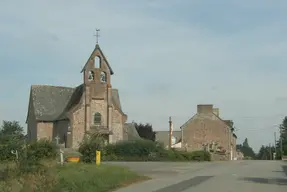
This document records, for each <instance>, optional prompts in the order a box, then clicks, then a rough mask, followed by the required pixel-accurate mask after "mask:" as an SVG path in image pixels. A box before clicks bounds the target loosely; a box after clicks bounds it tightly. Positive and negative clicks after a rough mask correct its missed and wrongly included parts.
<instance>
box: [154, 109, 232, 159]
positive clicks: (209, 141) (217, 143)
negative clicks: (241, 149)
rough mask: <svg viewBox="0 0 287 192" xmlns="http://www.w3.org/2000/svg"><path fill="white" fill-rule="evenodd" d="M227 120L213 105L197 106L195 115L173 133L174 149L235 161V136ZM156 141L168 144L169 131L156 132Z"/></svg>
mask: <svg viewBox="0 0 287 192" xmlns="http://www.w3.org/2000/svg"><path fill="white" fill-rule="evenodd" d="M230 122H231V121H229V120H222V119H221V118H220V117H219V109H218V108H213V105H198V106H197V113H196V114H195V115H194V116H193V117H191V118H190V119H189V120H188V121H187V122H186V123H184V124H183V125H182V126H181V130H180V131H173V134H172V135H173V136H175V138H176V142H175V143H176V145H174V147H175V148H181V149H185V150H187V151H194V150H203V149H205V150H209V151H213V152H217V153H221V154H222V155H225V159H226V160H234V159H236V139H237V137H236V135H235V134H234V133H232V130H231V126H230ZM156 140H157V141H161V142H162V143H164V145H165V146H168V144H169V131H158V132H157V134H156Z"/></svg>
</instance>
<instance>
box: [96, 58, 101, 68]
mask: <svg viewBox="0 0 287 192" xmlns="http://www.w3.org/2000/svg"><path fill="white" fill-rule="evenodd" d="M94 64H95V68H101V58H100V57H98V56H96V57H95V58H94Z"/></svg>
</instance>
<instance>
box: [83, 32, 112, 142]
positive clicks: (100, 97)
mask: <svg viewBox="0 0 287 192" xmlns="http://www.w3.org/2000/svg"><path fill="white" fill-rule="evenodd" d="M97 32H98V30H97ZM81 72H82V73H83V81H84V87H85V94H84V97H85V98H84V100H85V101H84V102H85V131H90V129H91V127H98V128H99V129H101V130H100V131H104V132H105V133H106V134H110V133H108V132H111V131H112V130H111V125H112V86H111V76H112V75H113V74H114V72H113V70H112V68H111V67H110V64H109V62H108V61H107V59H106V57H105V55H104V54H103V52H102V50H101V48H100V45H99V44H98V42H97V44H96V46H95V48H94V50H93V52H92V53H91V55H90V57H89V59H88V61H87V62H86V64H85V66H84V67H83V69H82V71H81ZM95 105H96V106H95ZM96 114H97V117H96V116H95V115H96ZM96 119H97V122H96ZM103 129H105V130H103ZM109 138H111V137H109ZM109 140H111V139H109Z"/></svg>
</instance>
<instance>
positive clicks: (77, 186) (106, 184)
mask: <svg viewBox="0 0 287 192" xmlns="http://www.w3.org/2000/svg"><path fill="white" fill-rule="evenodd" d="M58 178H59V183H58V184H57V186H56V189H58V190H63V191H70V192H78V191H85V192H92V191H93V192H94V191H97V192H107V191H111V190H114V189H116V188H119V187H123V186H127V185H129V184H133V183H135V182H139V181H143V180H146V179H147V177H144V176H140V175H138V174H136V173H135V172H132V171H130V170H128V169H127V168H123V167H118V166H110V165H100V166H96V165H95V164H81V163H79V164H67V165H66V166H63V167H58Z"/></svg>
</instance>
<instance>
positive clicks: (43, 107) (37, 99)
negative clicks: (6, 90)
mask: <svg viewBox="0 0 287 192" xmlns="http://www.w3.org/2000/svg"><path fill="white" fill-rule="evenodd" d="M83 92H84V85H83V84H81V85H79V86H78V87H75V88H71V87H60V86H50V85H32V87H31V94H30V95H31V96H30V97H32V98H31V99H32V100H31V101H32V105H33V108H34V114H35V117H36V120H38V121H57V120H63V119H67V116H66V113H67V112H68V111H69V110H70V109H71V108H72V107H74V106H75V105H76V104H78V103H79V102H80V100H81V97H82V94H83ZM112 102H113V104H114V105H115V107H116V108H117V109H119V110H120V111H121V103H120V98H119V93H118V90H117V89H112ZM29 110H30V109H29ZM121 112H122V111H121Z"/></svg>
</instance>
